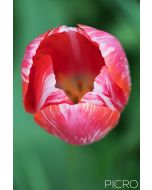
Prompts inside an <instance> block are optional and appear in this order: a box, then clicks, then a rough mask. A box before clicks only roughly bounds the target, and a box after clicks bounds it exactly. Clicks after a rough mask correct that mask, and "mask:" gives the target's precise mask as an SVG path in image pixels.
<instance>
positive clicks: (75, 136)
mask: <svg viewBox="0 0 152 190" xmlns="http://www.w3.org/2000/svg"><path fill="white" fill-rule="evenodd" d="M118 119H119V112H118V111H113V110H111V109H108V108H106V107H102V106H97V105H94V104H90V103H84V104H83V103H80V104H75V105H68V104H60V105H50V106H48V107H45V108H44V109H42V110H40V111H38V112H37V113H36V114H35V120H36V122H38V124H39V125H40V126H41V127H42V128H44V129H45V130H47V131H48V132H49V133H51V134H53V135H55V136H57V137H59V138H61V139H63V140H65V141H66V142H68V143H71V144H89V143H92V142H94V141H97V140H100V139H101V138H102V137H103V136H105V135H106V134H107V133H108V131H110V130H111V129H112V128H113V127H114V126H115V125H116V124H117V122H118Z"/></svg>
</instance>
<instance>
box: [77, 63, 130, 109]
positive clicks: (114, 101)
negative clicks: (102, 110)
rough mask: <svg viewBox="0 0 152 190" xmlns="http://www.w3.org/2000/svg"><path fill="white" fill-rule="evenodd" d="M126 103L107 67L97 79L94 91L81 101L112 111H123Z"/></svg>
mask: <svg viewBox="0 0 152 190" xmlns="http://www.w3.org/2000/svg"><path fill="white" fill-rule="evenodd" d="M126 101H127V99H126V97H125V96H124V93H123V91H122V90H121V88H120V87H119V86H118V85H117V84H115V82H114V81H113V79H112V77H111V76H110V74H109V71H108V69H107V67H106V66H104V67H103V68H102V69H101V72H100V74H99V75H98V76H97V77H96V79H95V81H94V89H93V91H91V92H88V93H86V94H85V96H84V97H83V98H82V100H81V102H91V103H94V104H97V105H102V106H106V107H108V108H110V109H112V110H121V109H123V107H124V105H125V104H126Z"/></svg>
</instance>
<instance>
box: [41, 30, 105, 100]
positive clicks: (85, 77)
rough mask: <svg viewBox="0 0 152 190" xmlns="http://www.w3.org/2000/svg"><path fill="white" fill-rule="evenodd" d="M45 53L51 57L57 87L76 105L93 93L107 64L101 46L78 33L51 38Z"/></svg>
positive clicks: (44, 43)
mask: <svg viewBox="0 0 152 190" xmlns="http://www.w3.org/2000/svg"><path fill="white" fill-rule="evenodd" d="M41 51H44V52H45V53H48V54H49V55H51V57H52V62H53V69H54V74H55V77H56V87H57V88H60V89H62V90H64V92H65V93H66V94H67V96H69V98H70V99H71V100H72V101H73V103H78V102H79V101H80V99H81V98H82V96H84V94H85V93H86V92H89V91H92V89H93V82H94V79H95V77H96V76H97V75H98V74H99V73H100V70H101V68H102V66H103V65H104V64H105V63H104V59H103V57H102V55H101V53H100V51H99V48H98V46H97V45H96V44H93V43H92V42H91V41H90V40H88V39H87V38H86V37H85V36H83V35H82V34H80V33H78V32H75V31H68V32H62V33H57V34H54V35H52V36H49V37H48V38H46V39H45V40H44V41H43V42H42V44H41Z"/></svg>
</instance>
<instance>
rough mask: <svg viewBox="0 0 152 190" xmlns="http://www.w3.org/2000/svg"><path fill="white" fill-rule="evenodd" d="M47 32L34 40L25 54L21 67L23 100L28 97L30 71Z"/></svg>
mask: <svg viewBox="0 0 152 190" xmlns="http://www.w3.org/2000/svg"><path fill="white" fill-rule="evenodd" d="M46 34H47V32H46V33H44V34H42V35H40V36H38V37H37V38H35V39H34V40H32V41H31V42H30V44H29V45H28V46H27V47H26V51H25V54H24V58H23V61H22V66H21V77H22V84H23V99H24V97H25V95H26V92H27V89H28V83H29V74H30V69H31V67H32V64H33V57H34V55H35V54H36V50H37V48H38V46H39V44H40V43H41V41H42V40H43V39H44V38H45V36H46Z"/></svg>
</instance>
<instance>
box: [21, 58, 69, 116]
mask: <svg viewBox="0 0 152 190" xmlns="http://www.w3.org/2000/svg"><path fill="white" fill-rule="evenodd" d="M29 80H30V83H29V85H28V89H27V93H26V96H25V102H24V104H25V108H26V110H27V111H29V112H33V113H34V112H36V111H37V110H39V109H41V108H42V107H44V106H47V105H48V104H54V103H64V102H67V103H70V102H71V101H70V100H69V98H68V97H67V95H66V94H65V93H64V91H63V90H60V89H58V88H56V87H55V83H56V80H55V75H54V73H53V67H52V59H51V56H49V55H41V56H39V57H36V58H35V59H34V63H33V66H32V68H31V71H30V75H29Z"/></svg>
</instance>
